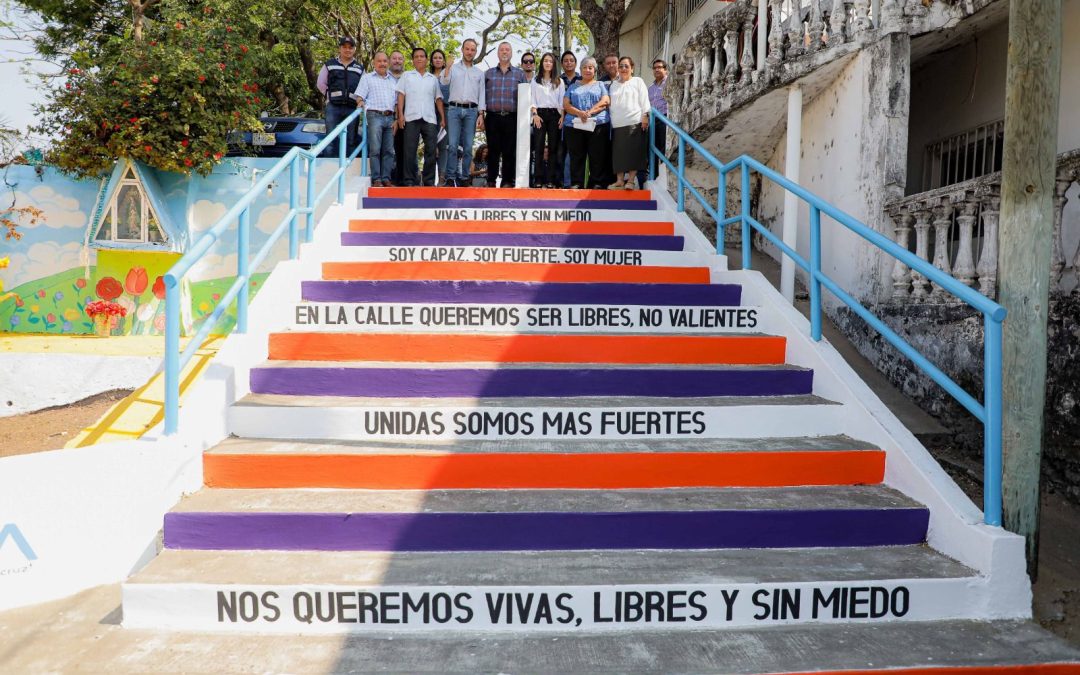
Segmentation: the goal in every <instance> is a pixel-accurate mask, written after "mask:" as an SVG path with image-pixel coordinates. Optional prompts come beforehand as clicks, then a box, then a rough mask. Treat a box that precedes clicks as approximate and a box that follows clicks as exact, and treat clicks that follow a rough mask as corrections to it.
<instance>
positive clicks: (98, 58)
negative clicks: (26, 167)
mask: <svg viewBox="0 0 1080 675" xmlns="http://www.w3.org/2000/svg"><path fill="white" fill-rule="evenodd" d="M204 4H205V6H206V7H211V6H212V5H214V3H212V2H208V3H204ZM191 7H192V4H191V3H186V2H183V1H182V0H163V2H162V3H161V4H160V6H159V12H160V18H161V19H164V20H158V21H153V22H148V23H147V24H146V26H145V28H144V35H143V37H142V39H141V40H138V39H134V38H133V37H131V36H130V35H124V36H115V37H108V38H106V39H104V40H101V39H100V37H99V38H98V41H97V42H93V43H88V44H87V45H85V49H75V50H73V51H74V54H75V60H76V64H75V65H76V67H74V68H70V69H69V70H68V73H67V84H68V85H69V86H67V87H56V88H54V89H52V90H50V92H49V97H50V98H49V99H48V100H47V101H46V103H45V104H44V105H42V106H40V107H39V110H38V113H39V118H40V119H41V120H42V121H41V124H40V125H39V126H38V127H36V131H38V132H39V133H42V134H43V135H45V136H47V137H50V138H55V139H56V141H55V142H54V144H53V147H52V149H51V151H50V152H49V155H48V158H47V159H48V161H50V162H52V163H54V164H56V165H57V166H59V167H60V168H61V169H63V170H64V171H66V172H68V173H72V174H75V175H77V176H79V177H90V176H97V175H100V174H101V173H102V172H105V171H108V170H111V169H112V167H113V164H114V162H115V161H116V160H117V159H120V158H122V157H126V158H130V159H135V160H139V161H141V162H144V163H146V164H148V165H150V166H152V167H155V168H158V169H162V170H165V171H176V172H181V173H189V172H191V171H195V172H197V173H199V174H202V175H206V174H209V173H210V171H212V170H213V168H214V165H216V164H217V163H218V162H219V161H220V160H221V158H222V157H224V155H225V152H226V150H227V145H226V137H227V135H228V133H229V131H232V130H251V131H255V130H258V129H260V128H261V126H260V124H259V120H258V113H259V110H260V108H261V106H260V103H263V102H264V101H259V100H256V99H257V97H253V96H252V95H251V91H252V90H251V86H250V85H251V84H252V80H253V79H255V77H257V73H259V72H261V71H260V63H261V62H262V60H263V59H265V58H266V55H265V54H263V53H261V52H260V51H259V50H251V51H247V50H244V49H235V48H233V49H230V48H229V44H228V42H227V40H226V35H227V33H228V31H226V25H225V21H224V17H222V18H221V19H220V20H219V18H218V12H216V11H210V12H208V13H207V12H203V11H199V12H196V13H192V12H191V11H190V10H191ZM230 37H232V36H230Z"/></svg>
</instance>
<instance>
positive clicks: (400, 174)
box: [390, 129, 405, 185]
mask: <svg viewBox="0 0 1080 675" xmlns="http://www.w3.org/2000/svg"><path fill="white" fill-rule="evenodd" d="M404 157H405V131H404V130H403V129H398V130H397V131H396V132H395V133H394V170H393V171H391V172H390V182H391V183H393V184H394V185H401V183H402V182H403V181H404V180H405V162H404Z"/></svg>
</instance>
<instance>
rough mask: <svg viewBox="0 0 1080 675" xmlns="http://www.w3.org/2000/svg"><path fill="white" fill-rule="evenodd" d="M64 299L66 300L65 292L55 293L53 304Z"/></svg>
mask: <svg viewBox="0 0 1080 675" xmlns="http://www.w3.org/2000/svg"><path fill="white" fill-rule="evenodd" d="M63 299H64V292H63V291H57V292H55V293H53V302H60V301H61V300H63Z"/></svg>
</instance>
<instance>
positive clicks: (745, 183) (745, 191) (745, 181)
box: [739, 161, 750, 270]
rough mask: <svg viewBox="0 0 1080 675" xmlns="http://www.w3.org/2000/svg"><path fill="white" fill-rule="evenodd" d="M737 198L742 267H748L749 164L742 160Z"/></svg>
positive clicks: (746, 268) (745, 268)
mask: <svg viewBox="0 0 1080 675" xmlns="http://www.w3.org/2000/svg"><path fill="white" fill-rule="evenodd" d="M740 166H741V167H742V181H741V185H740V188H741V189H740V192H741V193H742V194H740V195H739V199H740V201H741V202H742V268H743V269H744V270H748V269H750V220H749V218H750V166H749V165H748V164H747V163H746V162H745V161H743V162H742V163H741V164H740Z"/></svg>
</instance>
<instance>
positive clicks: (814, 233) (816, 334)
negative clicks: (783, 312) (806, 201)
mask: <svg viewBox="0 0 1080 675" xmlns="http://www.w3.org/2000/svg"><path fill="white" fill-rule="evenodd" d="M820 271H821V209H819V208H818V207H817V206H815V205H814V204H811V205H810V337H811V338H813V340H814V342H820V341H821V280H820V279H819V278H818V277H819V276H820Z"/></svg>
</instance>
